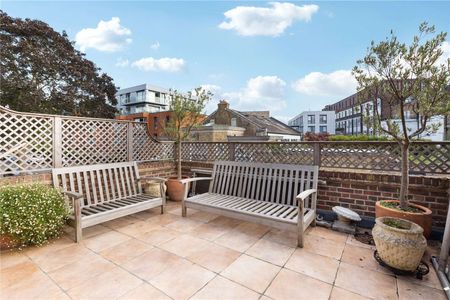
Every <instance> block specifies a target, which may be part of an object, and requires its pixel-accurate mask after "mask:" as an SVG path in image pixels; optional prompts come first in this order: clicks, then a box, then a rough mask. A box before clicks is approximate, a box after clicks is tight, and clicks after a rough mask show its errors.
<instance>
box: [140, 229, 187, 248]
mask: <svg viewBox="0 0 450 300" xmlns="http://www.w3.org/2000/svg"><path fill="white" fill-rule="evenodd" d="M180 235H181V233H180V232H178V231H175V230H172V229H168V228H165V227H158V228H155V229H153V230H151V231H149V232H147V233H144V234H141V235H138V236H137V237H136V238H137V239H138V240H141V241H143V242H145V243H147V244H149V245H154V246H156V245H160V244H162V243H165V242H167V241H170V240H173V239H174V238H176V237H177V236H180Z"/></svg>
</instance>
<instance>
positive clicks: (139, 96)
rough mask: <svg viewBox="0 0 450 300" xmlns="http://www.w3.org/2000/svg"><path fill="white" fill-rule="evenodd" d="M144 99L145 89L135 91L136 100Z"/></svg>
mask: <svg viewBox="0 0 450 300" xmlns="http://www.w3.org/2000/svg"><path fill="white" fill-rule="evenodd" d="M144 100H145V91H137V92H136V101H144Z"/></svg>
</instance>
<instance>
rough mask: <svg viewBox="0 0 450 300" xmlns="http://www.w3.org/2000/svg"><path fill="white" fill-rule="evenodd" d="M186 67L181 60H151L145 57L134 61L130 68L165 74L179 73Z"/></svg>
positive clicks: (167, 58) (164, 58)
mask: <svg viewBox="0 0 450 300" xmlns="http://www.w3.org/2000/svg"><path fill="white" fill-rule="evenodd" d="M185 65H186V62H185V61H184V59H182V58H171V57H163V58H159V59H156V58H153V57H145V58H141V59H139V60H137V61H134V62H133V63H132V64H131V66H133V67H136V68H138V69H140V70H143V71H165V72H179V71H181V70H182V69H183V68H184V67H185Z"/></svg>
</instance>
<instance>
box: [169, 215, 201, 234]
mask: <svg viewBox="0 0 450 300" xmlns="http://www.w3.org/2000/svg"><path fill="white" fill-rule="evenodd" d="M202 224H203V223H202V222H200V221H196V220H193V219H189V218H188V217H186V218H182V219H181V220H177V221H175V222H172V223H169V224H167V225H165V227H166V228H169V229H172V230H176V231H179V232H183V233H186V232H189V231H191V230H193V229H194V228H196V227H199V226H200V225H202Z"/></svg>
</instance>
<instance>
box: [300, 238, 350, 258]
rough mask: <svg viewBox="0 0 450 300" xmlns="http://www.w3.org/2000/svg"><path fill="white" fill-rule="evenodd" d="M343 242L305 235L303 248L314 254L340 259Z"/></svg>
mask: <svg viewBox="0 0 450 300" xmlns="http://www.w3.org/2000/svg"><path fill="white" fill-rule="evenodd" d="M344 246H345V243H343V242H342V243H341V242H336V241H333V240H329V239H324V238H321V237H318V236H314V235H306V236H305V244H304V248H303V249H304V250H306V251H310V252H313V253H316V254H320V255H324V256H329V257H331V258H334V259H341V256H342V252H343V251H344Z"/></svg>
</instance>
